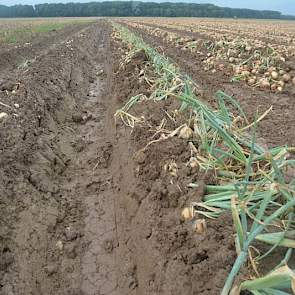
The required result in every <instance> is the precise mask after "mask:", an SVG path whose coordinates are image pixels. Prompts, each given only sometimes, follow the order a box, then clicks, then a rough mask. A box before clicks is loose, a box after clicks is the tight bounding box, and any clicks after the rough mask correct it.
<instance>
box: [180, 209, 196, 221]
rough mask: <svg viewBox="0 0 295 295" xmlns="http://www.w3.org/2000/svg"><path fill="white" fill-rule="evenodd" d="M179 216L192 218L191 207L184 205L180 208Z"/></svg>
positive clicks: (192, 211) (192, 210) (186, 218)
mask: <svg viewBox="0 0 295 295" xmlns="http://www.w3.org/2000/svg"><path fill="white" fill-rule="evenodd" d="M181 216H182V217H183V218H184V219H185V220H188V219H192V218H193V217H194V209H193V208H192V207H186V208H184V209H183V210H182V212H181Z"/></svg>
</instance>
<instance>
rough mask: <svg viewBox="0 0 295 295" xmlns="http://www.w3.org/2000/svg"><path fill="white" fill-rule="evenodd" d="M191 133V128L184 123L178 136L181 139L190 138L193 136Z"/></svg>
mask: <svg viewBox="0 0 295 295" xmlns="http://www.w3.org/2000/svg"><path fill="white" fill-rule="evenodd" d="M193 134H194V132H193V130H192V129H191V128H189V127H188V126H187V125H185V126H184V127H183V128H181V130H180V132H179V136H178V137H179V138H182V139H190V138H192V137H193Z"/></svg>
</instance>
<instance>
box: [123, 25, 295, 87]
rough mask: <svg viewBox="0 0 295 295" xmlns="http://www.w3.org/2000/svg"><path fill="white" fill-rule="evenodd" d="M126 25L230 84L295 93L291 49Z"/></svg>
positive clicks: (234, 38) (292, 52) (242, 40)
mask: <svg viewBox="0 0 295 295" xmlns="http://www.w3.org/2000/svg"><path fill="white" fill-rule="evenodd" d="M126 24H128V25H129V26H131V27H135V28H140V29H142V30H145V31H146V32H147V33H148V34H151V35H154V36H158V37H161V38H163V40H165V41H166V42H167V43H168V44H171V45H172V46H175V47H177V48H180V49H181V50H183V51H190V52H192V53H194V54H195V55H196V58H197V59H200V60H202V61H203V69H204V70H205V71H206V72H212V74H215V73H216V71H222V72H224V73H225V74H226V75H228V76H230V79H229V80H230V81H231V82H237V81H244V82H246V83H247V84H248V85H249V86H251V87H259V88H260V89H262V90H265V91H269V90H270V91H272V92H277V93H280V92H283V91H285V90H288V89H295V72H294V70H293V69H292V67H290V66H289V62H288V61H289V60H290V59H292V58H294V52H295V50H294V47H293V46H284V45H280V46H277V45H273V44H267V43H265V42H264V41H262V40H258V39H249V38H243V37H233V36H232V35H231V34H227V35H221V36H216V35H214V36H210V34H209V35H208V34H205V33H201V34H200V32H199V31H194V32H195V33H196V34H197V35H196V36H192V33H187V34H186V32H185V31H184V32H180V31H179V32H171V31H169V26H168V28H167V30H165V29H160V28H158V27H157V26H152V27H150V26H149V25H147V24H146V23H138V22H129V21H127V22H126ZM172 28H174V26H172ZM176 28H178V29H180V28H181V26H178V27H177V26H176ZM186 35H187V36H186Z"/></svg>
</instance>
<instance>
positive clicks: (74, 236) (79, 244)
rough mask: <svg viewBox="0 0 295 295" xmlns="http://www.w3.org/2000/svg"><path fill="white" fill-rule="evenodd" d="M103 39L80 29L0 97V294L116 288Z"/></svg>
mask: <svg viewBox="0 0 295 295" xmlns="http://www.w3.org/2000/svg"><path fill="white" fill-rule="evenodd" d="M109 39H110V27H109V26H108V25H107V24H106V23H105V22H99V23H98V24H96V25H92V26H90V27H88V28H87V29H83V30H82V31H79V32H78V33H76V34H75V35H73V36H72V37H71V39H70V40H68V41H67V42H65V41H64V42H62V43H61V44H60V45H56V46H55V47H52V48H50V49H49V50H48V52H47V53H44V54H43V55H42V56H38V57H37V59H36V61H35V62H34V63H33V64H32V65H31V66H30V67H29V68H28V69H25V70H23V72H21V73H20V74H19V80H18V81H19V82H18V83H19V84H18V85H19V86H18V88H17V89H16V90H15V91H14V92H9V91H3V92H1V102H2V103H5V104H6V105H9V106H12V107H11V109H10V108H8V110H6V111H7V113H8V117H7V118H6V119H5V120H4V121H3V122H1V124H2V131H1V142H2V150H1V176H2V177H1V186H0V187H1V190H0V193H1V201H0V202H1V203H0V205H1V207H0V210H1V240H2V243H1V249H0V250H1V252H0V253H1V259H0V260H1V262H0V266H1V268H0V279H1V285H0V286H1V289H0V290H1V292H0V293H1V294H82V293H83V294H111V293H110V291H111V290H115V289H116V286H117V278H116V276H114V274H115V273H116V271H115V270H116V267H115V260H114V259H112V258H110V255H109V253H110V250H112V247H113V246H112V244H111V243H112V242H111V241H113V240H115V238H114V237H115V228H116V226H115V218H114V209H112V208H114V205H113V199H112V196H113V195H112V175H111V173H110V171H109V170H108V166H109V161H110V160H111V151H112V143H111V142H110V140H111V138H108V137H107V136H108V134H107V133H105V132H104V130H105V128H106V113H107V108H108V104H107V102H106V99H105V98H106V97H108V96H109V91H110V85H109V84H108V83H109V82H110V75H111V70H110V68H111V65H112V63H111V62H110V59H109V58H108V54H109V52H108V50H109V42H110V40H109ZM110 97H111V96H110ZM13 104H15V105H17V107H13ZM13 108H15V109H14V110H13Z"/></svg>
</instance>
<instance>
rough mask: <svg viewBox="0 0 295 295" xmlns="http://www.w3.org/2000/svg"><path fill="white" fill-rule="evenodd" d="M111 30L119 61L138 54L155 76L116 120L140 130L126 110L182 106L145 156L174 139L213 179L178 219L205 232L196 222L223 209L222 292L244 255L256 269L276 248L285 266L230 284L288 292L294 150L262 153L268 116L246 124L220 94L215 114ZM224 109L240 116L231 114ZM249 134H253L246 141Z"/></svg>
mask: <svg viewBox="0 0 295 295" xmlns="http://www.w3.org/2000/svg"><path fill="white" fill-rule="evenodd" d="M114 27H115V38H117V39H122V40H123V41H124V42H126V43H127V44H128V47H129V50H130V51H129V52H128V53H127V55H126V56H125V59H124V61H125V62H128V60H130V58H131V57H132V55H134V54H135V53H136V52H140V51H142V50H143V51H144V52H145V54H146V55H147V56H148V58H149V62H150V64H151V65H152V67H153V69H154V72H155V76H153V77H150V76H149V74H148V72H145V70H142V72H141V76H142V77H143V79H145V81H147V82H148V83H149V84H150V85H151V89H152V92H151V94H149V95H144V94H142V93H138V95H136V96H134V97H132V98H130V100H129V101H128V102H127V103H126V104H125V105H124V106H123V107H122V108H121V109H120V110H118V111H117V113H116V117H117V118H121V119H122V121H123V122H124V123H125V124H126V125H128V126H130V127H131V128H134V126H136V125H145V124H146V120H145V118H143V117H141V116H140V115H138V114H134V113H133V112H132V109H133V108H134V106H135V105H137V104H140V103H142V102H144V101H145V102H148V101H162V100H168V99H169V100H170V99H172V100H174V99H176V100H178V101H180V102H181V103H182V106H181V108H180V110H177V111H175V112H173V113H172V114H169V117H171V120H173V121H174V122H180V121H181V120H178V119H177V118H179V117H181V118H183V117H185V118H186V119H185V123H183V120H182V124H180V125H179V126H178V127H177V128H176V129H175V130H173V131H170V132H166V133H165V132H163V128H160V126H159V130H158V131H157V132H156V134H159V133H160V134H161V133H162V136H160V137H158V138H157V139H156V140H154V141H151V142H150V143H148V145H147V146H146V147H144V150H145V149H147V148H148V147H149V145H151V144H157V143H158V142H161V141H165V140H166V139H167V138H169V137H174V136H178V137H180V138H182V139H183V140H185V141H186V142H187V144H188V147H189V149H190V152H191V157H190V160H189V162H188V163H187V165H189V166H191V167H192V168H194V167H196V168H197V169H199V170H203V171H205V172H209V171H210V172H213V173H214V174H215V178H216V180H215V184H214V185H207V186H206V194H205V196H204V198H203V200H202V201H201V202H192V204H191V206H189V207H187V208H184V210H183V217H184V218H185V219H188V220H190V222H192V224H193V226H194V227H195V230H196V233H198V234H200V233H203V232H204V231H205V230H206V229H205V224H206V222H205V221H204V220H203V219H202V218H201V216H205V217H207V218H217V217H219V216H220V215H221V214H223V213H224V212H226V211H230V212H231V213H232V216H233V223H234V226H235V229H236V239H235V243H236V249H237V259H236V262H235V264H234V266H233V268H232V271H231V272H230V274H229V275H228V278H227V281H226V282H225V285H224V288H223V291H222V294H229V292H230V291H231V290H232V287H233V283H234V280H235V278H236V276H237V274H238V273H239V271H240V269H241V267H242V265H243V264H244V263H245V262H246V261H247V259H248V257H250V258H251V259H250V261H251V264H252V266H253V269H254V270H256V269H257V264H258V261H260V260H262V259H263V258H265V257H267V256H269V255H270V253H272V252H273V251H274V250H275V249H277V248H278V247H282V248H283V249H285V250H286V255H285V258H284V259H283V261H278V262H277V267H276V270H275V271H273V272H270V273H269V274H267V275H266V277H264V278H261V275H258V274H257V275H256V278H255V279H254V280H245V281H244V282H243V283H242V284H239V285H234V289H238V290H248V291H250V292H252V293H253V294H263V293H262V292H264V291H265V290H267V291H269V292H274V290H275V289H277V288H281V289H284V290H285V289H286V288H287V289H289V290H291V287H292V286H291V285H292V283H293V280H294V272H293V271H292V270H291V269H289V268H288V267H287V263H288V261H289V259H290V257H291V254H292V248H294V223H293V217H294V216H293V215H294V212H293V210H294V205H295V201H294V181H293V180H292V177H291V180H290V177H288V175H289V174H290V173H291V175H292V173H293V172H294V167H293V166H294V161H293V160H292V159H291V158H290V153H291V152H293V151H294V149H292V148H288V147H276V148H273V149H267V148H266V147H263V146H260V145H259V144H257V143H255V142H256V135H255V134H256V127H257V123H258V122H259V121H260V120H262V119H263V118H264V116H265V115H267V113H264V114H263V115H261V116H260V117H258V116H257V118H256V120H255V121H254V122H253V123H249V122H248V121H247V118H246V117H245V115H244V113H243V110H242V109H241V108H240V106H239V105H238V104H237V103H236V101H235V100H233V99H232V98H231V97H230V96H228V95H226V94H225V93H223V92H219V93H217V100H218V104H219V110H218V111H216V110H213V109H211V108H210V107H209V106H207V105H206V104H205V103H203V102H202V101H201V100H199V98H198V97H197V96H196V84H195V83H194V82H193V81H192V80H191V79H190V78H189V77H187V76H183V75H182V74H181V73H180V70H179V68H178V67H177V66H176V65H175V64H173V63H171V62H170V61H169V60H168V59H166V58H165V57H163V56H162V55H160V54H159V53H158V52H157V51H155V50H154V49H153V48H151V47H149V46H148V45H147V44H145V43H144V42H143V41H142V40H141V39H140V38H138V37H137V36H135V35H134V34H132V33H131V32H130V31H129V30H128V29H126V28H124V27H122V26H120V25H117V24H114ZM229 106H230V108H234V109H235V112H236V113H238V114H239V115H238V116H237V115H233V113H232V112H230V111H229ZM248 130H251V135H250V134H249V133H248ZM156 134H155V135H156ZM164 169H165V170H166V171H168V172H169V173H170V175H171V181H172V182H173V177H174V176H175V174H176V173H177V166H176V165H175V163H174V162H171V163H168V164H167V165H166V166H165V167H164ZM292 171H293V172H292ZM198 186H199V184H198V183H190V184H189V187H190V188H191V189H192V190H194V189H196V188H198ZM257 240H258V241H262V242H264V243H265V244H267V245H270V249H267V250H266V251H265V252H264V253H263V252H259V254H257V255H256V256H255V253H254V252H253V245H255V247H256V241H257ZM263 249H264V250H265V246H264V247H263ZM261 251H262V250H261ZM254 256H255V257H254ZM261 263H262V262H261V261H260V264H261ZM269 278H270V279H269ZM273 278H276V279H275V280H274V279H273ZM282 282H284V284H285V283H286V282H287V285H284V286H283V287H282V285H281V283H282Z"/></svg>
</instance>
